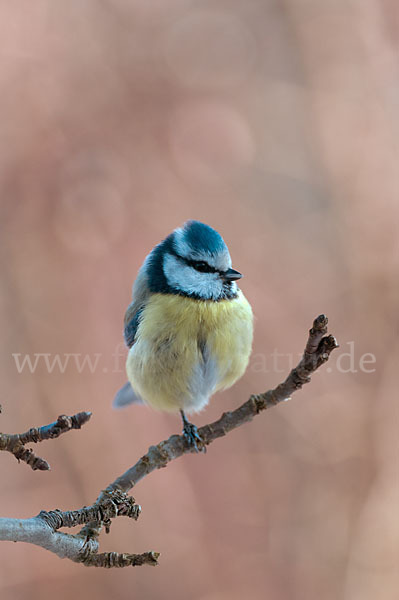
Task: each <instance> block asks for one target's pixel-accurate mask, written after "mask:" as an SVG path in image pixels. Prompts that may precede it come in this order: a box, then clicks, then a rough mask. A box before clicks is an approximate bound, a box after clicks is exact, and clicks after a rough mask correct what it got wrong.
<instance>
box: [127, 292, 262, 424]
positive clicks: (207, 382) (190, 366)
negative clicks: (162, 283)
mask: <svg viewBox="0 0 399 600" xmlns="http://www.w3.org/2000/svg"><path fill="white" fill-rule="evenodd" d="M252 332H253V317H252V310H251V306H250V304H249V303H248V301H247V300H246V298H245V297H244V295H243V294H242V292H241V291H239V292H238V296H237V298H234V299H232V300H221V301H219V302H213V301H210V300H207V301H201V300H194V299H191V298H186V297H183V296H177V295H169V294H153V295H152V296H151V298H150V300H149V301H148V303H147V305H146V307H145V309H144V311H143V314H142V318H141V321H140V325H139V327H138V330H137V335H136V341H135V343H134V345H133V346H132V348H131V349H130V352H129V355H128V359H127V364H126V369H127V374H128V378H129V381H130V382H131V384H132V387H133V389H134V390H135V391H136V392H137V393H138V394H139V395H140V396H141V397H142V399H143V400H144V401H145V402H146V403H148V404H149V405H150V406H153V407H154V408H158V409H160V410H166V411H177V410H179V409H183V410H185V411H186V412H196V411H198V410H201V409H202V408H203V407H204V406H205V405H206V404H207V402H208V400H209V397H210V395H211V394H212V393H214V392H215V391H217V390H219V389H223V388H227V387H230V386H231V385H233V383H234V382H235V381H237V379H239V378H240V377H241V376H242V375H243V373H244V371H245V369H246V367H247V364H248V360H249V355H250V352H251V345H252Z"/></svg>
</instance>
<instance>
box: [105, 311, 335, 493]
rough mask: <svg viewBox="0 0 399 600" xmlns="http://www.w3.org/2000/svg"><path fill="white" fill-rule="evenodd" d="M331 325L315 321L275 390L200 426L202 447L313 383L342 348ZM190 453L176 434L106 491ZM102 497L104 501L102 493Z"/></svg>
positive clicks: (125, 486)
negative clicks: (314, 375) (296, 360)
mask: <svg viewBox="0 0 399 600" xmlns="http://www.w3.org/2000/svg"><path fill="white" fill-rule="evenodd" d="M327 323H328V319H327V317H326V316H325V315H320V316H319V317H317V319H315V320H314V322H313V327H312V328H311V329H310V331H309V337H308V341H307V344H306V347H305V351H304V354H303V356H302V358H301V360H300V361H299V363H298V365H297V366H296V367H295V368H294V369H292V371H291V372H290V374H289V375H288V377H287V379H286V380H285V381H284V382H283V383H280V384H279V385H278V386H277V387H276V388H274V389H273V390H269V391H267V392H264V393H263V394H258V395H253V396H251V397H250V398H249V400H248V401H247V402H245V403H244V404H242V405H241V406H239V407H238V408H237V409H236V410H233V411H231V412H226V413H224V414H223V415H222V416H221V417H220V419H218V420H217V421H215V422H214V423H211V424H209V425H204V426H203V427H200V428H199V429H198V433H199V435H200V437H201V439H202V447H205V446H209V444H211V443H212V442H213V441H214V440H216V439H217V438H219V437H222V436H224V435H226V434H227V433H228V432H229V431H232V430H233V429H236V428H237V427H240V425H243V424H244V423H248V422H249V421H252V419H253V418H254V417H255V416H256V415H258V414H259V413H260V412H262V411H263V410H266V409H267V408H271V407H273V406H276V405H277V404H279V403H280V402H284V401H285V400H288V399H289V398H290V396H291V395H292V394H293V393H294V392H296V391H297V390H299V389H300V388H301V387H302V386H303V385H304V384H305V383H309V381H310V375H311V374H312V373H314V371H316V370H317V369H318V368H319V367H320V366H321V365H322V364H324V363H325V362H326V361H327V360H328V358H329V356H330V354H331V352H332V351H333V350H334V349H335V348H338V343H337V341H336V339H335V338H334V337H333V336H332V335H326V334H327ZM198 447H199V448H201V444H200V443H198ZM188 452H195V449H194V448H193V447H192V446H190V445H189V444H188V443H187V440H186V438H185V436H183V435H172V436H171V437H170V438H169V439H168V440H164V441H163V442H160V443H159V444H157V445H156V446H151V447H150V448H149V450H148V452H147V454H145V455H144V456H142V458H140V460H138V461H137V463H136V464H135V465H133V467H131V468H130V469H128V470H127V471H126V472H125V473H123V475H121V476H120V477H118V478H117V479H115V481H114V482H113V483H111V484H110V485H109V486H108V487H107V488H106V491H107V492H110V491H112V490H116V489H119V490H123V491H124V492H127V491H129V490H130V489H131V488H133V487H134V486H135V485H136V483H138V482H139V481H140V480H141V479H143V477H145V476H146V475H148V474H149V473H151V472H152V471H154V470H155V469H161V468H162V467H165V466H166V465H167V464H168V463H169V462H170V461H172V460H174V459H176V458H178V457H179V456H182V455H183V454H187V453H188ZM99 498H101V494H100V497H99Z"/></svg>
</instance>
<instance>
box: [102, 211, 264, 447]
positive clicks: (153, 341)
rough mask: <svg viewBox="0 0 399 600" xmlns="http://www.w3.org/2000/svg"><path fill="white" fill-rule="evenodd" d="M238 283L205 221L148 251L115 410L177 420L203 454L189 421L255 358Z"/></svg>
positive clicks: (131, 312) (128, 324) (127, 326)
mask: <svg viewBox="0 0 399 600" xmlns="http://www.w3.org/2000/svg"><path fill="white" fill-rule="evenodd" d="M241 277H242V274H241V273H240V272H239V271H236V270H235V269H233V268H232V262H231V258H230V253H229V250H228V247H227V245H226V243H225V242H224V240H223V238H222V236H221V235H220V234H219V233H218V232H217V231H216V230H215V229H213V228H212V227H210V226H209V225H206V224H205V223H202V222H200V221H195V220H190V221H187V222H186V223H184V225H183V226H182V227H178V228H177V229H175V230H174V231H173V232H172V233H171V234H170V235H168V236H167V237H166V238H165V239H164V240H163V241H162V242H160V243H159V244H158V245H156V246H155V247H154V248H153V249H152V250H151V252H150V253H149V254H148V256H147V257H146V258H145V260H144V263H143V265H142V266H141V268H140V270H139V273H138V276H137V278H136V280H135V282H134V284H133V291H132V302H131V303H130V304H129V306H128V308H127V310H126V314H125V318H124V339H125V343H126V345H127V347H128V349H129V350H128V354H127V360H126V373H127V378H128V382H127V383H126V384H125V385H124V386H123V387H122V388H121V389H120V390H119V391H118V392H117V394H116V396H115V399H114V406H115V407H117V408H119V407H123V406H126V405H127V404H131V403H136V404H139V403H140V404H146V405H148V406H150V407H152V408H154V409H157V410H161V411H166V412H170V413H173V412H174V413H179V412H180V415H181V418H182V421H183V434H184V436H185V438H186V440H187V442H188V444H189V445H190V446H192V447H194V449H195V450H196V451H199V450H198V444H199V443H201V442H202V439H201V437H200V435H199V433H198V429H197V427H196V426H195V425H194V424H192V423H191V422H190V421H189V420H188V419H187V416H186V415H189V414H192V413H198V412H200V411H201V410H202V409H204V408H205V406H206V405H207V404H208V402H209V400H210V398H211V396H212V395H213V394H214V393H215V392H217V391H219V390H222V389H227V388H229V387H231V386H232V385H233V384H234V383H235V382H236V381H237V380H238V379H239V378H240V377H241V376H242V375H243V374H244V372H245V370H246V368H247V365H248V361H249V357H250V354H251V348H252V339H253V313H252V309H251V305H250V304H249V302H248V300H247V299H246V298H245V296H244V294H243V293H242V291H241V290H240V289H239V288H238V286H237V283H236V281H237V280H239V279H241ZM202 449H204V446H203V447H202Z"/></svg>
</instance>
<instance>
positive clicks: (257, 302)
mask: <svg viewBox="0 0 399 600" xmlns="http://www.w3.org/2000/svg"><path fill="white" fill-rule="evenodd" d="M398 33H399V22H398V11H397V6H396V3H395V2H394V1H393V0H381V1H379V2H377V1H374V0H346V1H345V2H341V1H340V0H324V1H323V2H320V1H316V0H287V1H285V2H276V1H273V0H263V1H262V2H260V1H259V0H246V2H239V1H238V0H230V2H227V1H226V0H216V1H215V0H214V1H213V2H208V1H205V2H196V1H194V0H192V1H190V0H168V1H165V0H162V1H161V0H152V1H151V2H146V1H144V0H136V1H134V0H130V1H127V0H108V1H107V2H94V1H89V0H87V1H85V2H65V1H61V0H58V1H55V0H36V1H35V2H32V1H31V0H19V2H1V3H0V50H1V52H0V108H1V119H0V186H1V206H0V228H1V232H0V250H1V262H0V269H1V278H0V328H1V329H0V330H1V339H0V348H1V356H2V360H1V361H0V370H1V381H2V391H1V400H0V402H1V404H2V405H3V414H2V415H1V417H0V426H1V429H2V431H8V432H17V431H18V432H19V431H24V430H26V429H28V428H29V427H31V426H34V425H43V424H46V423H48V422H51V421H52V420H54V419H55V418H56V417H57V415H58V414H61V413H67V414H73V413H74V412H77V411H79V410H92V411H93V417H92V420H91V422H90V423H89V424H88V425H87V426H86V427H85V428H84V429H83V430H82V431H80V432H71V433H69V434H68V435H65V436H63V437H62V438H60V439H58V440H56V441H50V442H45V443H43V444H41V445H40V447H39V448H37V450H38V451H39V453H40V455H41V456H43V457H44V458H46V459H47V460H49V462H50V463H51V466H52V470H51V471H50V472H47V473H39V472H32V471H31V470H30V469H29V468H28V467H27V466H26V465H24V464H20V465H18V464H17V463H16V461H15V460H14V459H13V457H12V456H11V455H8V454H5V453H4V454H2V455H1V456H0V468H1V474H2V475H1V493H0V514H1V516H4V517H6V516H7V517H29V516H33V515H35V514H37V513H38V512H39V511H40V510H41V509H54V508H61V509H73V508H79V507H81V506H83V505H84V504H90V503H92V502H93V500H94V499H95V498H96V497H97V494H98V492H99V491H100V489H102V488H103V487H105V486H106V485H107V484H108V483H110V482H111V481H113V480H114V479H115V477H116V476H118V475H119V474H120V473H122V472H123V471H124V470H125V469H126V468H128V467H129V466H130V465H131V464H133V463H134V462H135V461H136V460H137V459H138V458H139V457H140V456H141V455H142V454H143V453H144V452H145V451H146V449H147V448H148V446H149V445H151V444H153V443H157V442H158V441H160V440H162V439H164V438H166V437H168V436H169V435H170V434H171V433H173V432H177V431H178V430H179V429H180V422H179V419H178V418H177V417H174V416H164V415H163V414H158V413H155V412H153V411H151V410H150V409H146V408H131V409H130V410H127V411H125V412H115V411H113V410H112V409H111V400H112V398H113V395H114V393H115V391H116V390H117V389H118V387H120V386H121V385H122V384H123V383H124V380H125V376H124V373H123V369H122V365H123V357H124V352H125V351H124V349H123V345H121V344H122V319H123V314H124V310H125V308H126V306H127V304H128V303H129V299H130V288H131V284H132V282H133V280H134V278H135V276H136V273H137V270H138V268H139V266H140V264H141V262H142V260H143V259H144V257H145V255H146V254H147V253H148V252H149V250H150V249H151V248H152V247H153V245H154V244H156V243H157V242H159V241H160V240H161V239H162V238H163V237H165V236H166V235H167V234H168V233H169V232H170V231H171V230H172V229H173V228H175V227H176V226H178V225H180V224H182V223H183V222H184V221H185V220H186V219H188V218H196V219H200V220H202V221H204V222H206V223H209V224H210V225H212V226H213V227H215V228H216V229H218V230H219V231H220V232H221V233H222V235H223V236H224V238H225V240H226V241H227V243H228V245H229V248H230V251H231V254H232V257H233V266H234V267H235V268H236V269H239V270H240V271H242V272H243V273H244V274H245V279H243V281H242V289H243V291H244V293H245V294H246V296H247V297H248V299H249V301H250V302H251V304H252V306H253V309H254V312H255V314H256V334H255V342H254V353H253V358H252V361H251V364H250V367H249V369H248V371H247V373H246V374H245V376H244V377H243V379H242V380H241V381H240V382H239V383H238V384H237V385H236V386H235V387H234V388H233V389H232V390H231V391H228V392H225V393H223V394H219V395H217V396H216V397H215V398H214V399H213V401H212V403H211V405H210V406H209V408H208V409H207V410H206V411H204V412H203V413H201V414H200V415H199V416H198V417H197V418H195V419H194V420H195V422H196V423H197V424H204V423H207V422H209V421H211V420H214V419H216V418H218V416H219V415H220V414H221V412H222V411H224V410H228V409H231V408H234V407H236V406H238V405H239V404H240V403H241V402H243V401H245V400H246V399H247V398H248V397H249V395H250V394H251V393H253V392H260V391H264V390H266V389H269V388H270V387H272V386H274V385H276V384H277V383H278V382H279V381H280V380H281V379H282V378H284V377H285V373H287V372H288V368H289V360H290V356H292V357H293V360H295V361H296V359H297V355H298V354H299V353H300V352H301V351H302V350H303V347H304V343H305V341H306V335H307V330H308V328H309V327H310V326H311V323H312V320H313V318H314V317H316V316H317V315H318V314H319V313H321V312H325V313H326V314H327V315H328V316H329V319H330V331H331V332H332V333H334V334H335V335H336V336H337V337H338V340H339V342H340V344H341V348H340V350H338V351H336V352H335V354H334V356H333V358H332V360H331V363H329V364H328V368H327V367H324V368H323V369H321V370H320V371H319V372H318V373H317V374H316V375H315V377H314V379H313V381H312V383H311V384H310V385H309V386H307V387H306V388H305V389H304V390H303V391H301V392H299V393H298V394H296V395H295V397H294V398H293V400H292V402H289V403H287V404H284V405H281V406H279V407H278V408H276V409H273V410H272V411H268V412H267V413H266V414H263V415H261V416H259V417H258V418H257V419H256V420H255V421H254V422H253V423H252V424H250V425H247V426H245V427H242V428H241V429H240V430H238V431H236V432H234V433H231V434H230V435H229V436H228V437H227V438H225V439H223V440H219V441H217V442H216V443H215V444H213V445H212V446H211V447H210V448H209V451H208V453H207V455H206V456H186V457H183V458H182V459H179V460H178V461H176V462H174V463H173V464H171V465H169V466H168V468H167V469H164V470H162V471H158V472H156V473H154V474H152V475H151V476H149V477H148V478H146V479H145V480H144V481H142V482H141V483H140V485H138V486H137V488H136V489H135V491H134V496H135V497H136V499H137V501H138V502H139V503H140V504H141V505H142V507H143V512H142V515H141V518H140V520H139V521H138V522H137V523H133V522H130V521H128V520H126V519H123V518H121V519H118V520H117V521H116V522H115V523H114V524H113V526H112V531H111V534H110V535H108V536H105V534H104V535H102V537H101V549H102V550H116V551H120V552H124V551H125V552H143V551H146V550H150V549H154V550H158V551H160V552H161V553H162V555H161V558H160V565H159V567H157V568H155V569H150V568H149V567H143V568H136V569H126V570H114V571H105V570H95V569H86V568H84V567H83V566H80V565H76V564H73V563H71V562H69V561H66V560H60V559H58V558H57V557H56V556H54V555H52V554H50V553H48V552H46V551H44V550H42V549H40V548H37V547H34V546H28V545H26V544H11V543H2V544H0V596H1V598H2V600H9V599H10V600H11V599H12V600H19V599H25V598H27V597H29V598H30V600H36V599H39V598H40V599H41V600H44V599H47V598H54V597H56V598H57V600H66V599H67V598H68V599H69V598H71V597H74V596H78V595H79V596H82V597H83V596H84V597H86V598H96V599H99V600H101V599H103V598H104V599H105V598H110V597H112V598H115V599H117V600H124V599H128V598H129V599H130V598H139V599H149V600H151V599H158V598H173V599H175V600H187V599H193V600H240V599H241V598H250V599H251V600H258V599H263V598H270V599H273V600H302V599H303V600H313V599H323V600H375V599H376V598H378V599H379V600H394V598H397V589H398V581H397V558H398V539H399V531H398V529H399V524H398V518H397V515H398V511H397V506H398V436H397V431H398V413H397V368H398V367H397V365H398V358H399V356H398V355H399V346H398V335H397V315H398V300H399V299H398V262H399V260H398V255H399V253H398V243H397V240H398V216H399V209H398V192H399V180H398V147H397V143H398V142H397V140H398V125H399V120H398V93H399V85H398V81H399V72H398V71H399V69H398ZM352 343H353V344H352ZM118 347H119V352H120V353H121V358H120V359H119V365H120V366H119V369H115V364H114V363H115V358H114V357H113V354H114V353H115V351H116V350H117V351H118ZM350 349H353V352H354V362H353V364H352V365H351V364H350V363H349V357H348V356H344V355H343V353H347V352H348V351H349V350H350ZM15 353H20V354H23V355H25V354H30V355H32V357H33V355H34V354H35V353H49V354H51V356H53V357H54V355H55V354H59V355H61V357H63V356H64V354H65V353H72V354H79V355H82V356H83V355H85V354H90V355H91V356H92V357H93V356H94V355H95V354H96V353H97V354H99V355H100V357H99V362H98V365H97V368H96V369H95V372H94V373H90V371H89V370H88V369H86V370H84V371H83V372H82V373H79V372H78V369H77V368H76V365H75V364H74V362H73V361H74V359H71V362H70V363H69V364H68V365H67V368H66V369H65V372H64V373H61V372H60V371H59V369H54V370H53V372H52V373H49V372H48V371H47V369H46V368H45V365H44V363H43V362H40V363H39V366H38V368H37V369H36V370H35V372H34V373H33V374H32V373H30V372H29V371H28V370H26V369H25V370H24V371H23V372H22V373H20V374H19V373H18V370H17V368H16V363H15V360H14V358H13V356H12V355H13V354H15ZM272 353H274V356H275V357H277V355H276V353H278V354H281V355H283V356H280V357H277V358H275V359H273V358H272ZM365 353H372V354H373V356H374V357H375V363H370V362H368V363H367V362H366V363H364V364H363V365H362V363H361V357H362V356H363V355H364V354H365ZM340 357H341V358H340ZM367 358H368V359H370V356H368V357H366V360H367ZM337 361H338V362H337ZM371 370H373V372H366V371H371ZM395 578H396V579H395Z"/></svg>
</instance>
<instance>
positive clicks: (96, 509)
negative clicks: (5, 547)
mask: <svg viewBox="0 0 399 600" xmlns="http://www.w3.org/2000/svg"><path fill="white" fill-rule="evenodd" d="M327 324H328V319H327V317H326V316H325V315H320V316H318V317H317V318H316V319H315V320H314V322H313V326H312V328H311V329H310V331H309V336H308V340H307V343H306V347H305V350H304V353H303V356H302V358H301V360H300V361H299V363H298V365H297V366H296V367H295V368H294V369H292V370H291V372H290V373H289V375H288V377H287V378H286V379H285V381H283V382H282V383H280V384H279V385H278V386H277V387H275V388H274V389H271V390H268V391H266V392H264V393H262V394H255V395H252V396H251V397H250V398H249V400H247V401H246V402H244V404H242V405H241V406H239V407H238V408H237V409H235V410H233V411H229V412H226V413H224V414H222V416H221V417H220V419H218V420H217V421H215V422H214V423H210V424H209V425H204V426H203V427H200V428H199V429H198V433H199V435H200V437H201V440H202V441H201V442H198V444H197V445H198V447H199V449H201V448H202V449H205V447H206V446H209V444H211V443H212V442H213V441H214V440H216V439H217V438H219V437H223V436H225V435H227V433H229V432H230V431H232V430H233V429H236V428H237V427H239V426H241V425H243V424H244V423H248V422H249V421H251V420H252V419H253V418H254V417H255V416H257V415H258V414H259V413H261V412H262V411H264V410H266V409H268V408H272V407H273V406H276V405H277V404H279V403H280V402H284V401H285V400H288V399H289V398H290V397H291V395H292V394H293V393H294V392H296V391H297V390H299V389H301V388H302V386H303V385H304V384H306V383H309V381H310V377H311V375H312V374H313V373H314V372H315V371H316V370H317V369H318V368H319V367H321V366H322V365H323V364H324V363H325V362H326V361H327V360H328V359H329V357H330V354H331V352H332V351H333V350H334V349H335V348H338V343H337V341H336V339H335V338H334V337H333V336H332V335H327ZM90 416H91V413H79V414H78V415H74V416H73V417H66V416H65V415H62V416H60V417H58V419H57V421H56V422H55V423H51V424H50V425H47V426H45V427H40V428H37V429H30V430H29V431H28V432H26V433H24V434H20V435H14V436H13V435H9V434H8V435H7V434H0V450H7V451H9V452H11V453H12V454H14V456H15V457H16V458H18V459H19V460H23V461H25V462H26V463H27V464H29V465H30V466H31V467H32V469H41V470H47V469H49V465H48V463H47V462H46V461H44V460H43V459H41V458H38V457H36V456H35V455H34V454H33V452H32V451H31V450H29V449H27V448H25V444H27V443H28V442H39V441H42V440H44V439H51V438H54V437H58V436H59V435H61V434H62V433H65V432H66V431H69V430H70V429H79V428H80V427H81V425H83V423H85V422H87V421H88V420H89V418H90ZM194 451H195V449H194V448H193V447H192V445H190V444H189V443H188V442H187V440H186V438H185V436H184V435H172V436H171V437H170V438H169V439H167V440H164V441H162V442H160V443H159V444H157V445H156V446H151V447H150V448H149V450H148V452H147V453H146V454H145V455H144V456H142V457H141V458H140V459H139V460H138V461H137V462H136V464H135V465H133V466H132V467H131V468H130V469H128V470H127V471H126V472H125V473H123V474H122V475H120V477H118V478H117V479H116V480H115V481H114V482H113V483H111V484H110V485H109V486H108V487H107V488H106V489H105V490H103V491H102V492H101V493H100V495H99V497H98V498H97V500H96V502H95V503H94V504H92V505H91V506H89V507H86V506H85V507H83V508H81V509H80V510H74V511H61V510H58V509H57V510H52V511H49V512H46V511H41V512H40V514H39V515H38V516H37V517H33V518H31V519H0V540H12V541H25V542H29V543H32V544H36V545H38V546H42V547H43V548H46V549H48V550H50V551H51V552H54V553H55V554H57V555H58V556H60V557H61V558H69V559H71V560H73V561H75V562H80V563H82V564H84V565H86V566H94V567H106V568H111V567H126V566H139V565H144V564H147V565H156V564H158V557H159V553H158V552H153V551H150V552H145V553H143V554H120V553H117V552H105V553H102V554H101V553H99V552H98V547H99V544H98V537H99V534H100V531H101V529H102V527H103V526H104V527H105V531H106V532H107V533H108V532H109V529H110V526H111V521H112V519H114V518H116V517H119V516H126V517H128V518H130V519H133V520H137V519H138V517H139V515H140V511H141V507H140V505H138V504H136V503H135V500H134V498H133V497H129V496H128V495H127V492H128V491H129V490H130V489H131V488H133V487H134V486H135V485H136V484H137V483H138V482H139V481H140V480H141V479H143V478H144V477H145V476H146V475H149V473H151V472H152V471H154V470H156V469H160V468H162V467H166V465H167V464H168V463H169V462H171V461H172V460H175V459H176V458H178V457H179V456H182V455H183V454H187V453H189V452H194ZM77 525H84V527H83V528H82V529H81V531H80V532H79V533H78V534H76V535H71V534H66V533H62V532H60V531H59V529H60V528H62V527H75V526H77Z"/></svg>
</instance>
